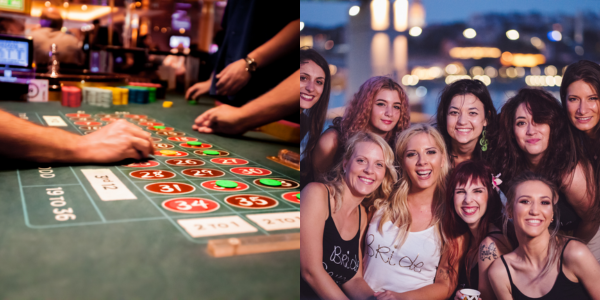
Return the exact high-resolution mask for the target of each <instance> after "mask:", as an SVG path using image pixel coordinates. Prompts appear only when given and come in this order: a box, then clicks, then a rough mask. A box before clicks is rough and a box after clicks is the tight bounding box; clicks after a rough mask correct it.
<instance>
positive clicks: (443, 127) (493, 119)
mask: <svg viewBox="0 0 600 300" xmlns="http://www.w3.org/2000/svg"><path fill="white" fill-rule="evenodd" d="M468 94H472V95H473V96H475V97H476V98H477V99H479V101H481V103H483V109H484V110H485V119H486V120H487V126H486V128H485V131H486V136H487V139H488V140H490V141H491V140H494V139H493V138H492V137H493V136H494V135H495V134H496V128H497V124H498V114H497V113H496V108H495V107H494V102H493V101H492V97H491V96H490V92H489V91H488V89H487V87H486V86H485V84H484V83H483V82H481V81H479V80H476V79H461V80H457V81H455V82H453V83H452V84H450V85H447V86H446V87H445V88H444V90H443V91H442V94H441V96H440V101H439V104H438V108H437V112H436V122H437V123H436V127H437V129H438V130H439V131H440V133H441V134H442V136H444V141H445V142H446V145H447V146H448V147H449V149H448V154H449V155H450V154H451V153H452V137H450V134H448V128H447V119H448V110H449V107H450V103H451V102H452V99H453V98H454V97H455V96H462V95H468ZM482 133H483V131H482ZM479 139H481V134H480V136H479V138H478V139H477V140H479ZM472 158H473V159H483V158H484V152H483V151H482V150H481V145H480V144H479V143H477V145H476V146H475V150H474V151H473V155H472ZM451 159H452V158H451Z"/></svg>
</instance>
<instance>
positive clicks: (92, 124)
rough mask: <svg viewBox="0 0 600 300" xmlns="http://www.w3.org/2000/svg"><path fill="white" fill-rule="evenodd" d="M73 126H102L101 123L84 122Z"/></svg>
mask: <svg viewBox="0 0 600 300" xmlns="http://www.w3.org/2000/svg"><path fill="white" fill-rule="evenodd" d="M74 124H75V125H81V126H99V125H102V122H86V121H80V122H75V123H74Z"/></svg>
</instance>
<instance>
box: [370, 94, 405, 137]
mask: <svg viewBox="0 0 600 300" xmlns="http://www.w3.org/2000/svg"><path fill="white" fill-rule="evenodd" d="M401 107H402V104H401V102H400V95H399V94H398V92H397V91H394V90H388V89H382V90H380V91H379V92H378V93H377V95H375V103H374V104H373V109H372V110H371V121H370V123H369V128H370V129H371V132H373V133H375V134H378V135H381V136H383V135H385V134H386V133H388V132H390V131H391V130H392V129H394V127H396V124H398V120H399V119H400V109H401Z"/></svg>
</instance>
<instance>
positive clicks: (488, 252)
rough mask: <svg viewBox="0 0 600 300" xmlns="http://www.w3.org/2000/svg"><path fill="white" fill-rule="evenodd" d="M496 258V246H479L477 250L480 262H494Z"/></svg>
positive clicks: (492, 244)
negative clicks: (487, 260)
mask: <svg viewBox="0 0 600 300" xmlns="http://www.w3.org/2000/svg"><path fill="white" fill-rule="evenodd" d="M497 258H498V250H497V249H496V244H494V242H492V243H491V244H490V245H489V246H487V247H486V246H485V245H481V247H480V249H479V259H480V260H481V261H485V260H486V259H489V260H496V259H497Z"/></svg>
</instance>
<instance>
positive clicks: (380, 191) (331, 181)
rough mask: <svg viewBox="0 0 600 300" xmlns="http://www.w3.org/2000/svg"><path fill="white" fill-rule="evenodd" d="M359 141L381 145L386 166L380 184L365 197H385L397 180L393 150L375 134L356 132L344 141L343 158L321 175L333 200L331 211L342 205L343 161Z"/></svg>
mask: <svg viewBox="0 0 600 300" xmlns="http://www.w3.org/2000/svg"><path fill="white" fill-rule="evenodd" d="M360 142H370V143H374V144H376V145H378V146H379V147H381V150H383V161H384V163H385V167H386V170H385V176H384V177H383V181H382V182H381V185H380V186H379V187H378V188H377V189H376V190H375V191H374V192H373V193H372V194H371V195H368V196H367V197H370V198H375V199H387V198H388V197H389V196H390V194H391V193H392V190H393V187H394V183H396V181H397V180H398V173H397V172H396V169H395V168H394V152H393V151H392V148H390V146H389V145H388V143H387V142H386V141H385V140H384V139H383V138H382V137H380V136H379V135H377V134H374V133H370V132H358V133H356V134H354V135H353V136H352V137H350V139H348V141H347V142H346V145H344V154H343V159H342V160H341V161H340V162H338V163H337V164H336V165H335V166H334V167H333V169H331V171H329V172H328V173H327V174H325V176H324V177H323V183H325V185H327V187H328V188H329V191H330V193H331V196H332V197H333V199H334V202H335V208H334V209H333V212H337V211H338V210H339V209H340V208H341V207H342V197H343V195H342V191H343V185H344V184H346V183H345V180H344V163H345V162H348V161H349V160H350V158H351V157H352V155H353V154H354V150H356V145H357V144H358V143H360Z"/></svg>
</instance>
